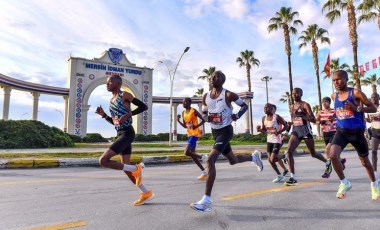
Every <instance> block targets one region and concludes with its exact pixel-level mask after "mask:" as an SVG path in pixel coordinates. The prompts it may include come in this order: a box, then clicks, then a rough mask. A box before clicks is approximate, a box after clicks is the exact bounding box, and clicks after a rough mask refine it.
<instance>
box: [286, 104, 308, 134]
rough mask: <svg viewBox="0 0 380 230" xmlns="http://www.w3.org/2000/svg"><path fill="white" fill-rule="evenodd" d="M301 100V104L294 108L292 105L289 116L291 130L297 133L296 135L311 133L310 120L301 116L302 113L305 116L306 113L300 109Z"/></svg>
mask: <svg viewBox="0 0 380 230" xmlns="http://www.w3.org/2000/svg"><path fill="white" fill-rule="evenodd" d="M302 107H303V102H302V103H301V105H300V106H299V107H298V108H297V109H294V105H293V106H292V110H291V114H290V116H291V118H292V122H293V132H295V133H297V135H298V137H303V136H307V135H308V134H311V135H313V132H312V129H311V125H310V122H308V121H306V120H305V119H303V118H302V115H304V116H306V113H305V112H304V111H303V110H302Z"/></svg>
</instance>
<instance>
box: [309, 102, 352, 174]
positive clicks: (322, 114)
mask: <svg viewBox="0 0 380 230" xmlns="http://www.w3.org/2000/svg"><path fill="white" fill-rule="evenodd" d="M330 104H331V99H330V98H329V97H324V98H323V99H322V106H323V109H322V110H319V111H318V113H317V117H316V121H317V122H316V124H317V125H321V128H322V133H323V140H324V142H325V145H326V157H327V158H328V156H329V153H328V152H329V151H330V147H331V141H332V139H333V138H334V135H335V133H336V115H335V109H333V108H330ZM328 160H330V159H328ZM341 162H342V166H343V170H344V169H345V163H346V158H342V159H341ZM331 172H332V170H326V171H325V173H324V174H323V175H322V178H329V177H330V174H331Z"/></svg>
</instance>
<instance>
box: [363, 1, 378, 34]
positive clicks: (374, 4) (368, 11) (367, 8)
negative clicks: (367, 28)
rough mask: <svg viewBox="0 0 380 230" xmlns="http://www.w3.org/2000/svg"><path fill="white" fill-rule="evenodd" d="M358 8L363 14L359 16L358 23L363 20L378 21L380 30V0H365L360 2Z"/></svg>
mask: <svg viewBox="0 0 380 230" xmlns="http://www.w3.org/2000/svg"><path fill="white" fill-rule="evenodd" d="M358 10H359V11H360V12H361V15H360V16H359V18H358V24H360V23H361V22H363V21H364V22H371V21H376V19H377V26H378V27H379V30H380V1H379V0H364V1H363V2H362V3H360V4H359V6H358Z"/></svg>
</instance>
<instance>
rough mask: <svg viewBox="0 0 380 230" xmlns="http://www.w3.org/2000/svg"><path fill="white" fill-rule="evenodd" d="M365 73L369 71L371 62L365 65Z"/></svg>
mask: <svg viewBox="0 0 380 230" xmlns="http://www.w3.org/2000/svg"><path fill="white" fill-rule="evenodd" d="M365 71H369V62H366V63H365Z"/></svg>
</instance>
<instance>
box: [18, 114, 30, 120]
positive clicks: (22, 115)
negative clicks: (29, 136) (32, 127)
mask: <svg viewBox="0 0 380 230" xmlns="http://www.w3.org/2000/svg"><path fill="white" fill-rule="evenodd" d="M26 114H28V113H23V114H21V116H20V120H21V119H22V117H23V116H24V115H26Z"/></svg>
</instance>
